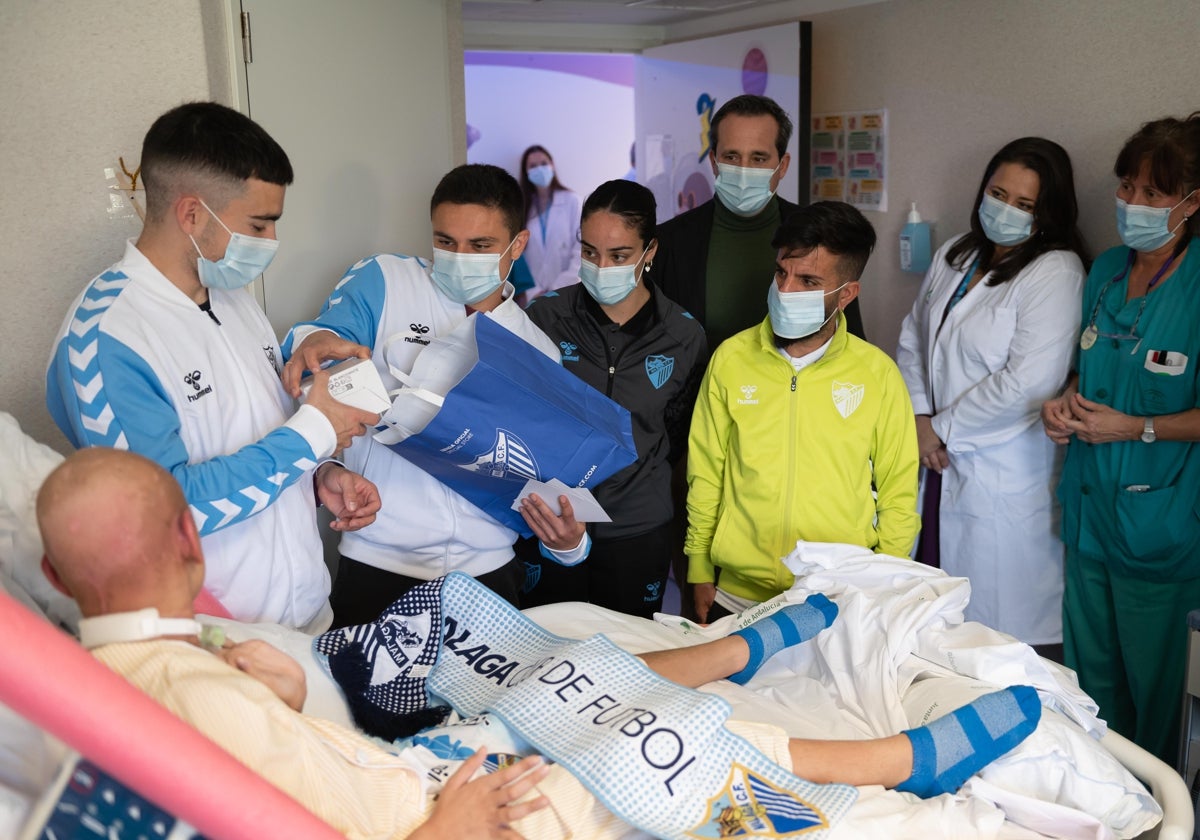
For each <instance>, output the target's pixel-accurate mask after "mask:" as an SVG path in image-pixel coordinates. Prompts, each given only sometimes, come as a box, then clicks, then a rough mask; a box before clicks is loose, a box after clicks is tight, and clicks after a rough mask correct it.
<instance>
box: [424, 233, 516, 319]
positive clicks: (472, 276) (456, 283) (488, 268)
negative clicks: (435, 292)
mask: <svg viewBox="0 0 1200 840" xmlns="http://www.w3.org/2000/svg"><path fill="white" fill-rule="evenodd" d="M516 241H517V240H516V239H513V241H512V242H509V243H508V248H505V249H504V250H503V251H501V252H500V253H499V254H459V253H457V252H455V251H443V250H442V249H441V248H434V249H433V271H431V272H430V275H429V276H430V277H431V278H432V279H433V282H434V285H436V286H437V287H438V289H439V290H440V291H441V293H442V294H444V295H445V296H446V297H448V298H450V300H452V301H454V302H455V303H461V304H463V305H464V306H466V305H469V304H472V303H478V302H479V301H481V300H483V299H484V298H485V297H487V296H488V295H490V294H491V293H492V292H494V291H496V289H497V288H498V287H499V286H500V284H501V283H503V282H504V280H505V279H507V277H505V278H501V277H500V258H501V257H503V256H504V255H505V254H507V253H508V250H509V248H512V246H513V242H516ZM508 270H509V271H510V272H511V271H512V265H511V264H510V265H509V267H508Z"/></svg>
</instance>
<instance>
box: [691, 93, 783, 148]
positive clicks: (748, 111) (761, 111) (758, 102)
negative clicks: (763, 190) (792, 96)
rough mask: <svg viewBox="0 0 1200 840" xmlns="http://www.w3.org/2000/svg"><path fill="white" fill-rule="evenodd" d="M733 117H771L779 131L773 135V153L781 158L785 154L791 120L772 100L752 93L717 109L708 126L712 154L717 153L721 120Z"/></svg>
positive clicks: (737, 97) (735, 98)
mask: <svg viewBox="0 0 1200 840" xmlns="http://www.w3.org/2000/svg"><path fill="white" fill-rule="evenodd" d="M730 115H734V116H739V117H772V118H774V120H775V124H776V125H777V126H778V127H779V130H778V131H777V132H776V134H775V151H776V152H778V153H779V156H780V157H783V156H784V155H785V154H786V153H787V145H788V141H789V140H791V139H792V120H791V118H790V117H788V115H787V111H785V110H783V109H782V108H780V107H779V103H777V102H776V101H775V100H774V99H771V98H770V97H767V96H756V95H754V94H753V93H743V94H742V95H741V96H735V97H733V99H730V100H729V101H728V102H726V103H725V104H724V105H722V106H721V107H720V108H718V109H717V113H715V114H713V118H712V122H711V123H709V126H708V147H709V148H710V149H711V150H712V152H713V154H716V152H717V129H718V128H719V127H720V125H721V120H723V119H725V118H726V117H728V116H730Z"/></svg>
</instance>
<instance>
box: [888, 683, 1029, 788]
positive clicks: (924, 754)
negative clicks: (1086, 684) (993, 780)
mask: <svg viewBox="0 0 1200 840" xmlns="http://www.w3.org/2000/svg"><path fill="white" fill-rule="evenodd" d="M1041 717H1042V703H1041V701H1040V700H1038V695H1037V691H1035V690H1034V689H1033V688H1030V687H1029V686H1027V685H1015V686H1012V687H1011V688H1006V689H1004V690H1003V691H996V692H993V693H991V694H985V695H984V696H983V697H980V698H979V699H978V700H976V701H974V702H973V703H968V704H967V705H965V706H962V707H960V708H958V709H955V710H954V711H953V712H951V713H950V714H948V715H945V716H944V717H940V718H938V719H937V720H935V721H934V722H933V723H931V724H929V725H928V726H922V727H921V728H919V729H909V730H908V731H906V732H905V733H904V734H905V735H907V736H908V739H909V740H910V741H911V742H912V750H913V772H912V775H911V776H909V777H908V779H906V780H905V781H904V782H902V783H900V784H898V785H896V790H902V791H907V792H908V793H915V794H916V795H917V796H920V797H921V798H922V799H929V798H931V797H934V796H939V795H941V794H943V793H954V792H955V791H956V790H958V789H959V788H960V787H962V786H963V785H964V784H966V781H967V779H969V778H971V777H972V776H973V775H975V774H976V773H978V772H979V771H980V770H982V769H983V768H984V767H986V766H987V765H989V764H991V763H992V762H993V761H995V760H996V759H997V758H999V757H1000V756H1002V755H1004V754H1005V753H1006V752H1008V751H1009V750H1011V749H1013V748H1014V747H1015V746H1017V744H1019V743H1021V742H1022V741H1024V740H1025V739H1026V738H1027V737H1028V736H1029V734H1030V733H1031V732H1033V730H1035V729H1037V725H1038V721H1039V720H1041Z"/></svg>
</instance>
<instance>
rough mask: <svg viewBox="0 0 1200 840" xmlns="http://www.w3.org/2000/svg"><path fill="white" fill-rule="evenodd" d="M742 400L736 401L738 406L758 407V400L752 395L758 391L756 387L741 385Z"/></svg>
mask: <svg viewBox="0 0 1200 840" xmlns="http://www.w3.org/2000/svg"><path fill="white" fill-rule="evenodd" d="M741 390H742V399H740V400H738V405H758V400H756V399H754V398H753V397H754V394H755V392H756V391H758V386H757V385H743V386H742V388H741Z"/></svg>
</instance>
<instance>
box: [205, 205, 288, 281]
mask: <svg viewBox="0 0 1200 840" xmlns="http://www.w3.org/2000/svg"><path fill="white" fill-rule="evenodd" d="M200 205H201V206H202V207H203V208H204V209H205V210H208V213H209V215H210V216H212V217H213V218H214V219H216V220H217V224H219V225H220V226H221V227H223V228H225V231H226V232H227V233H228V234H229V244H228V245H226V246H225V256H223V257H221V259H219V260H217V261H216V262H213V261H212V260H209V259H205V257H204V254H203V253H202V252H201V251H200V246H199V245H197V244H196V240H195V239H194V238H193V237H192V235H191V234H188V239H191V240H192V247H193V248H195V249H196V253H197V254H200V256H199V258H197V260H196V270H197V271H198V272H199V274H200V282H201V284H203V285H204V286H205V287H206V288H209V289H241V288H243V287H245V286H248V285H249V284H251V283H253V282H254V278H255V277H257V276H258V275H260V274H262V273H263V272H264V271H266V270H267V266H268V265H270V264H271V260H272V259H274V258H275V252H276V251H278V250H279V240H277V239H264V238H262V237H260V236H246V235H245V234H243V233H234V232H233V231H231V230H230V229H229V228H228V227H226V226H225V223H224V222H222V221H221V217H220V216H218V215H217V214H216V213H214V212H213V211H212V210H211V209H210V208H209V206H208V205H207V204H205V203H204V199H200Z"/></svg>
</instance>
